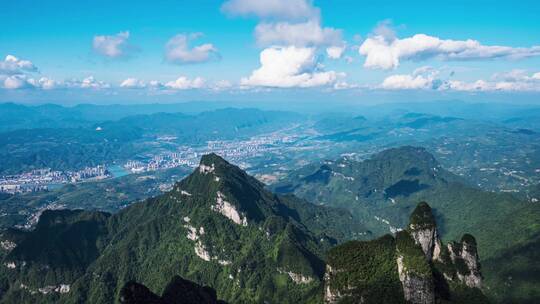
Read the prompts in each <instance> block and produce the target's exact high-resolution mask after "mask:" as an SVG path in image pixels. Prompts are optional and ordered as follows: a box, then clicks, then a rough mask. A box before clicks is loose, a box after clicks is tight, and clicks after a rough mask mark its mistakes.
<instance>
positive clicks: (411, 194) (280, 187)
mask: <svg viewBox="0 0 540 304" xmlns="http://www.w3.org/2000/svg"><path fill="white" fill-rule="evenodd" d="M272 189H274V190H275V191H277V192H280V193H293V194H295V195H297V196H299V197H302V198H305V199H307V200H308V201H311V202H312V203H315V204H317V205H326V206H334V207H340V208H344V209H347V210H350V211H351V212H352V213H353V215H355V216H357V217H358V218H360V219H361V220H362V223H363V224H364V225H366V226H367V227H368V229H369V230H370V231H371V232H372V233H373V235H374V236H377V235H383V234H385V233H388V232H396V231H398V230H399V229H403V228H404V227H406V226H407V221H408V218H407V216H408V215H409V214H411V212H412V210H413V209H414V208H415V206H416V202H418V201H428V202H430V204H431V207H432V208H433V212H434V214H435V217H436V219H437V222H438V223H439V232H440V235H441V238H442V239H443V240H446V241H449V240H452V239H459V238H460V237H461V236H462V235H463V234H466V233H472V234H474V235H475V237H476V240H477V241H478V251H479V255H480V257H481V258H482V259H483V260H484V261H486V265H495V263H493V262H491V259H497V261H498V262H497V263H496V264H497V265H499V266H495V267H491V266H490V267H486V271H485V273H484V274H485V276H486V290H487V292H488V293H489V294H490V295H491V296H492V297H493V298H494V299H496V300H502V297H507V295H508V293H506V292H501V291H500V290H501V289H500V288H503V287H504V286H506V287H504V288H503V289H504V290H507V289H508V290H509V289H518V290H519V289H520V288H524V289H526V290H529V291H530V292H529V293H525V294H526V296H524V297H525V299H523V298H521V300H530V301H533V302H534V301H536V300H538V299H539V298H538V295H537V294H535V293H534V291H533V290H534V289H532V288H530V286H531V285H534V284H535V282H538V279H539V278H538V275H536V274H532V273H530V272H527V271H526V270H523V271H525V272H527V273H528V274H529V275H525V274H524V272H521V271H519V272H520V273H523V274H524V275H523V276H519V279H517V277H514V279H509V277H511V275H510V273H512V271H511V270H512V269H513V270H517V269H521V266H519V265H524V264H527V263H530V265H536V262H535V260H534V259H533V258H532V255H531V254H532V252H531V251H529V254H526V255H525V256H523V257H522V259H521V262H519V263H517V262H516V261H515V260H513V259H508V258H502V256H505V254H506V257H508V254H509V253H508V250H512V249H511V248H512V247H513V246H529V247H530V246H535V240H537V239H538V233H539V232H540V227H539V226H538V223H539V222H540V205H538V204H534V203H531V202H530V201H525V200H521V199H518V198H516V197H514V196H512V195H510V194H504V193H495V192H486V191H483V190H481V189H479V188H477V187H475V186H474V185H471V184H470V183H469V182H467V181H466V180H464V179H463V178H461V177H460V176H457V175H455V174H453V173H451V172H449V171H447V170H445V169H444V168H443V167H442V166H441V165H440V164H439V163H438V162H437V160H436V159H435V158H434V157H433V156H432V155H431V154H430V153H428V152H427V151H426V150H425V149H423V148H417V147H410V146H407V147H401V148H393V149H388V150H385V151H383V152H380V153H378V154H375V155H373V156H372V157H371V158H370V159H367V160H364V161H357V160H354V159H351V158H350V157H342V158H340V159H338V160H335V161H324V162H322V163H318V164H310V165H308V166H305V167H303V168H301V169H299V170H297V171H294V172H292V173H291V174H290V175H289V176H288V177H286V178H285V179H283V180H282V181H280V182H279V183H277V184H275V185H273V186H272ZM514 249H515V248H514ZM501 265H506V266H507V267H508V268H507V271H506V272H504V271H496V268H497V267H501ZM512 265H514V266H512ZM516 267H518V268H516ZM499 269H500V268H499ZM522 285H523V286H522ZM496 286H499V287H500V288H496ZM510 286H511V287H510ZM520 286H522V287H520ZM527 286H529V287H527ZM521 294H522V295H523V293H521Z"/></svg>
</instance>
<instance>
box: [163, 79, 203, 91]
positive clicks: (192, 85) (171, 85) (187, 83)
mask: <svg viewBox="0 0 540 304" xmlns="http://www.w3.org/2000/svg"><path fill="white" fill-rule="evenodd" d="M205 83H206V81H205V80H204V79H203V78H201V77H195V78H194V79H189V78H187V77H186V76H180V77H178V78H177V79H176V80H174V81H169V82H167V83H166V84H165V85H164V87H165V88H167V89H171V90H189V89H201V88H204V86H205Z"/></svg>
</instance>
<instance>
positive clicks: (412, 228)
mask: <svg viewBox="0 0 540 304" xmlns="http://www.w3.org/2000/svg"><path fill="white" fill-rule="evenodd" d="M408 228H409V229H408V230H409V232H410V234H411V236H412V238H413V239H414V241H415V242H416V244H418V245H420V246H421V248H422V251H423V252H424V254H425V256H426V259H427V260H428V261H432V260H433V259H435V260H438V259H439V257H440V252H441V241H440V239H439V235H438V233H437V224H436V222H435V217H434V216H433V212H432V210H431V207H430V206H429V205H428V204H427V203H426V202H421V203H419V204H418V205H417V206H416V208H415V209H414V211H413V213H412V214H411V217H410V221H409V227H408Z"/></svg>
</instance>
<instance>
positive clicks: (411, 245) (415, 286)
mask: <svg viewBox="0 0 540 304" xmlns="http://www.w3.org/2000/svg"><path fill="white" fill-rule="evenodd" d="M423 249H424V248H423V247H421V246H420V245H419V244H418V243H417V242H416V240H415V239H414V238H413V237H412V235H411V234H410V233H409V232H408V231H400V232H398V233H397V234H396V255H397V258H396V263H397V269H398V275H399V281H400V282H401V286H402V288H403V297H404V299H405V300H406V301H407V302H409V303H413V304H431V303H435V287H434V283H433V274H432V270H431V267H430V264H429V262H428V261H427V260H426V259H425V255H424V254H425V253H424V251H423Z"/></svg>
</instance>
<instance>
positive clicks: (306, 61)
mask: <svg viewBox="0 0 540 304" xmlns="http://www.w3.org/2000/svg"><path fill="white" fill-rule="evenodd" d="M260 62H261V67H259V68H258V69H256V70H254V71H253V72H252V74H251V76H249V77H247V78H242V79H241V81H240V84H241V85H243V86H263V87H278V88H291V87H315V86H324V85H329V84H333V83H334V82H335V81H336V79H337V78H338V77H339V76H342V75H341V74H339V73H336V72H334V71H329V72H325V71H320V69H321V68H320V65H319V64H318V62H317V58H316V53H315V48H307V47H295V46H288V47H270V48H267V49H264V50H263V51H262V52H261V54H260Z"/></svg>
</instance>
